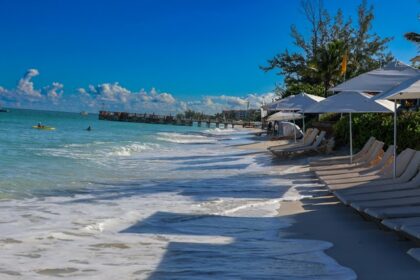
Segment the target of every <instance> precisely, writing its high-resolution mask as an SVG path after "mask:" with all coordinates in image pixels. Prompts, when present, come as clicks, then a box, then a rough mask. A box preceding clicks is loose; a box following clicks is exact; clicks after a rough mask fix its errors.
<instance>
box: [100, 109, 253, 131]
mask: <svg viewBox="0 0 420 280" xmlns="http://www.w3.org/2000/svg"><path fill="white" fill-rule="evenodd" d="M99 119H100V120H106V121H118V122H135V123H150V124H168V125H169V124H170V125H182V126H193V125H197V126H206V127H211V126H215V127H223V128H228V127H231V128H234V127H235V126H236V125H240V126H244V124H245V123H244V122H243V121H233V120H219V119H209V118H205V119H186V118H177V117H175V116H171V115H169V116H165V115H155V114H138V113H127V112H110V111H99Z"/></svg>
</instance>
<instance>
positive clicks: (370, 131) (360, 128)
mask: <svg viewBox="0 0 420 280" xmlns="http://www.w3.org/2000/svg"><path fill="white" fill-rule="evenodd" d="M352 120H353V122H352V126H353V147H354V149H355V150H358V149H360V148H361V147H362V146H363V145H364V143H365V142H366V141H367V139H369V137H370V136H374V137H375V138H376V139H378V140H381V141H383V142H385V144H387V145H391V144H393V143H394V129H393V128H394V120H393V115H392V114H373V113H369V114H352ZM397 131H398V133H397V150H398V151H399V152H400V151H402V150H403V149H405V148H412V149H416V150H420V112H401V113H398V119H397ZM334 136H335V138H336V143H337V145H348V144H349V142H350V140H349V115H348V114H346V115H345V116H344V117H343V118H341V119H340V120H339V121H338V122H337V123H336V124H335V125H334Z"/></svg>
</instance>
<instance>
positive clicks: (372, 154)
mask: <svg viewBox="0 0 420 280" xmlns="http://www.w3.org/2000/svg"><path fill="white" fill-rule="evenodd" d="M384 145H385V143H384V142H381V141H377V140H375V142H374V143H373V144H372V146H371V148H370V149H369V151H368V153H366V154H365V155H364V156H363V157H361V158H359V160H358V161H357V162H353V163H351V164H350V163H342V164H333V165H329V166H315V167H311V168H310V170H311V171H314V172H319V171H332V170H343V171H345V170H348V169H349V168H355V167H361V166H364V165H366V164H373V163H375V161H377V160H378V159H379V158H380V157H381V156H382V155H383V153H384V151H383V150H382V147H383V146H384Z"/></svg>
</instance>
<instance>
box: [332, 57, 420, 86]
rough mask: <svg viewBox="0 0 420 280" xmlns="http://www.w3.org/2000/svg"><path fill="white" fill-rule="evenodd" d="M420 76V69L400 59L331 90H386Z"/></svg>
mask: <svg viewBox="0 0 420 280" xmlns="http://www.w3.org/2000/svg"><path fill="white" fill-rule="evenodd" d="M418 76H420V70H419V69H416V68H413V67H411V66H408V65H406V64H404V63H402V62H400V61H393V62H390V63H388V64H387V65H385V66H384V67H382V68H378V69H375V70H372V71H369V72H366V73H363V74H361V75H359V76H357V77H354V78H352V79H349V80H347V81H345V82H344V83H341V84H339V85H337V86H335V87H333V88H330V89H329V90H330V91H333V92H340V91H362V92H376V93H378V92H385V91H389V90H391V89H393V88H395V87H396V86H398V85H400V84H401V83H403V82H405V81H408V80H411V79H413V78H415V77H418Z"/></svg>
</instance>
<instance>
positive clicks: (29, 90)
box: [16, 69, 42, 100]
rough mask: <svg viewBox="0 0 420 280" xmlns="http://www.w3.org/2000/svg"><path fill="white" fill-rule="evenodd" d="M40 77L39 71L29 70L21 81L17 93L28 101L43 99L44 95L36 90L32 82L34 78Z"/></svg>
mask: <svg viewBox="0 0 420 280" xmlns="http://www.w3.org/2000/svg"><path fill="white" fill-rule="evenodd" d="M38 75H39V71H38V70H37V69H29V70H28V71H26V73H25V75H24V76H23V77H22V78H21V79H20V80H19V82H18V84H17V87H16V93H17V94H19V95H22V96H26V97H27V98H28V99H32V100H35V99H41V98H42V95H41V92H40V91H39V90H36V89H35V88H34V83H33V82H32V78H33V77H36V76H38Z"/></svg>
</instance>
